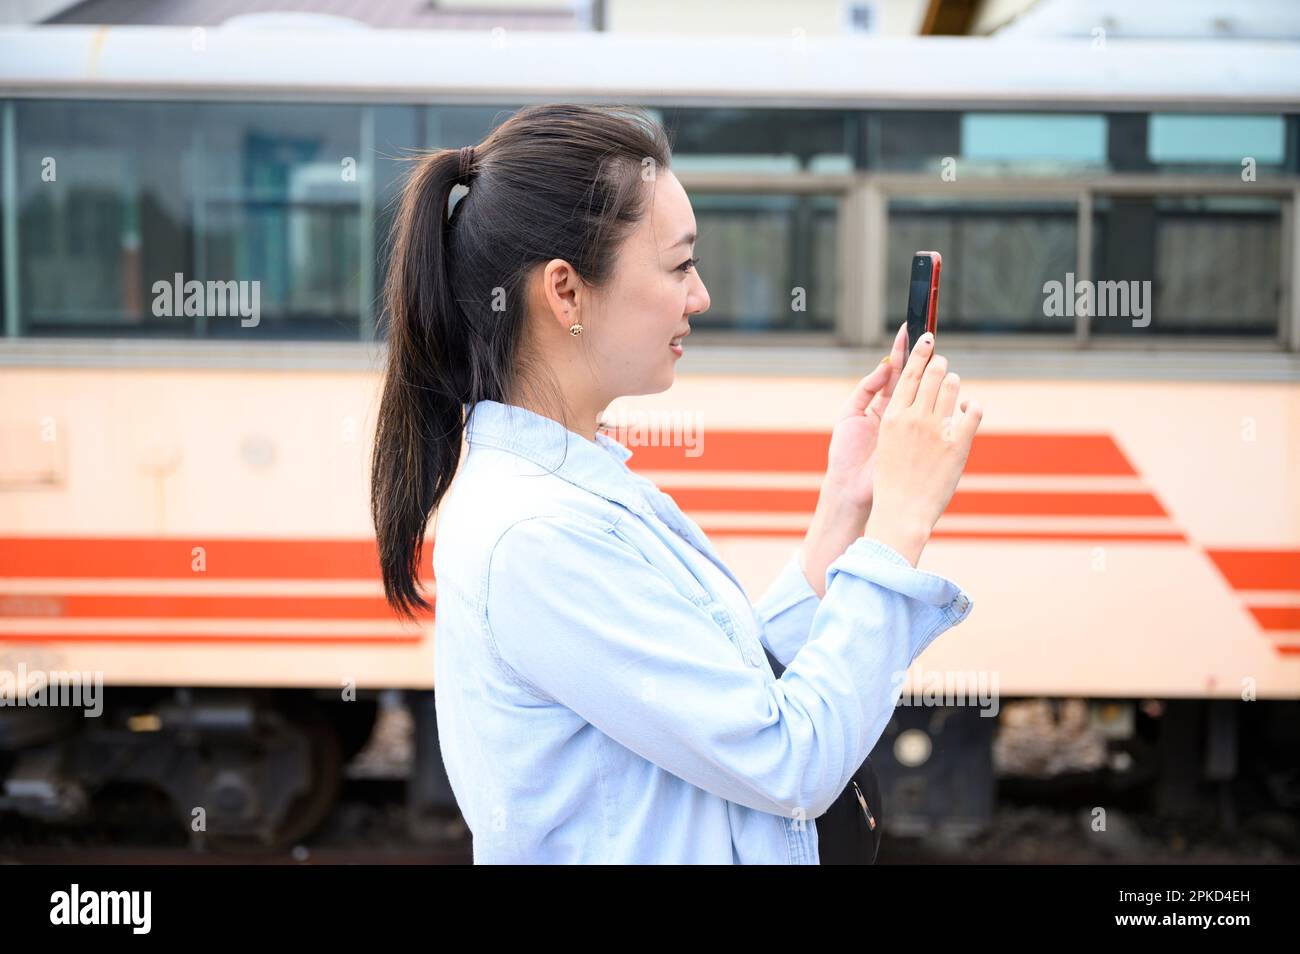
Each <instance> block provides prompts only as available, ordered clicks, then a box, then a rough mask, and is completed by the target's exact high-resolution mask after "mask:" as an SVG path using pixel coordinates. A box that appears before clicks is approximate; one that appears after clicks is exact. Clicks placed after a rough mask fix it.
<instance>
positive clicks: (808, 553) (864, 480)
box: [802, 323, 907, 597]
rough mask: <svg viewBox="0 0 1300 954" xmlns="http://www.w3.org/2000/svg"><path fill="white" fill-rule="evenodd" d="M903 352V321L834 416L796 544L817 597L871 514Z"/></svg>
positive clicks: (900, 374) (900, 372) (823, 593)
mask: <svg viewBox="0 0 1300 954" xmlns="http://www.w3.org/2000/svg"><path fill="white" fill-rule="evenodd" d="M906 357H907V324H906V323H904V324H903V325H902V326H901V327H900V328H899V329H898V334H897V335H895V336H894V349H893V351H892V352H890V354H889V355H888V356H887V357H885V358H882V359H881V361H880V364H878V365H877V366H876V369H875V370H874V371H872V372H871V373H870V374H868V375H867V376H866V377H865V378H863V379H862V380H861V381H859V382H858V384H857V387H855V388H854V389H853V393H852V394H851V395H849V398H848V400H846V401H845V402H844V404H843V405H842V406H841V407H840V412H839V414H838V415H837V417H836V421H835V426H834V428H833V429H832V431H831V447H830V453H829V454H828V456H827V467H826V476H825V478H823V480H822V488H821V494H820V495H819V496H818V498H817V510H816V512H815V513H814V514H813V519H812V524H811V525H810V526H809V528H808V533H807V535H806V536H805V537H804V542H803V547H802V562H803V571H804V576H805V577H806V578H807V580H808V583H809V585H810V586H812V588H813V590H814V591H815V592H816V593H817V595H818V596H819V597H820V596H824V595H825V590H826V570H827V569H828V568H829V567H830V565H831V563H833V562H834V561H835V559H836V558H837V557H838V556H839V555H840V554H841V553H843V552H844V551H845V550H847V549H848V547H849V544H851V543H852V542H853V541H854V540H856V539H857V538H858V537H860V536H862V533H863V529H864V527H865V525H866V522H867V517H868V516H869V515H870V514H871V500H872V496H873V495H874V482H875V481H874V471H875V451H876V443H877V441H878V439H879V436H880V423H881V419H882V417H883V416H884V413H885V409H886V408H887V407H888V406H889V399H890V395H892V394H893V393H894V389H895V387H897V385H898V381H899V378H900V377H901V376H902V370H903V361H904V359H905V358H906Z"/></svg>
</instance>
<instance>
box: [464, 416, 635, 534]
mask: <svg viewBox="0 0 1300 954" xmlns="http://www.w3.org/2000/svg"><path fill="white" fill-rule="evenodd" d="M466 407H467V408H469V413H468V417H467V419H466V423H465V432H466V439H467V440H468V441H469V442H470V444H482V445H485V446H487V447H496V448H499V449H501V450H506V451H509V452H511V453H512V454H516V455H518V456H520V457H523V458H525V459H526V460H530V461H532V462H533V463H535V464H537V465H538V466H540V467H542V468H544V469H546V470H550V471H554V472H555V474H556V476H558V477H563V478H564V479H565V480H567V481H568V482H569V483H571V484H574V485H575V486H578V487H581V488H583V489H584V490H588V491H590V492H592V493H594V494H599V495H600V496H602V497H604V498H606V499H607V500H612V501H614V502H615V503H618V504H622V505H623V506H625V507H627V508H628V509H629V510H634V511H637V512H638V513H647V512H650V511H649V508H648V505H647V503H646V501H645V499H644V497H643V496H642V495H641V492H640V488H639V486H638V484H637V482H636V478H635V477H634V475H633V474H632V472H631V471H630V470H628V468H627V459H628V458H629V457H631V456H632V451H631V450H630V449H628V448H627V447H624V446H623V445H622V444H620V443H619V442H618V441H616V440H614V439H613V438H612V437H610V436H609V435H608V434H602V433H601V432H599V431H597V432H596V440H595V442H594V443H593V442H592V441H589V440H587V439H586V438H585V437H583V436H582V435H581V434H579V433H577V432H576V431H571V430H569V429H568V428H567V427H565V426H564V425H563V424H561V423H560V422H559V421H557V420H554V419H553V418H549V417H546V416H545V415H542V414H538V413H536V412H534V411H530V410H529V409H528V408H525V407H520V406H518V405H515V404H503V403H501V402H500V401H491V400H481V401H477V402H475V403H474V405H473V406H472V407H471V406H469V405H466Z"/></svg>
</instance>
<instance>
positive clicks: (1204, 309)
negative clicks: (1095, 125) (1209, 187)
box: [1090, 195, 1282, 336]
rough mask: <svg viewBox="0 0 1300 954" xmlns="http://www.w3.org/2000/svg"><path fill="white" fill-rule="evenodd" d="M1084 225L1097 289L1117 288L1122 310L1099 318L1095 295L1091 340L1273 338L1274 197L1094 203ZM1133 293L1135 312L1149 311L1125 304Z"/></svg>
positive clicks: (1276, 305)
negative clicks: (1088, 227)
mask: <svg viewBox="0 0 1300 954" xmlns="http://www.w3.org/2000/svg"><path fill="white" fill-rule="evenodd" d="M1093 222H1094V224H1093V245H1094V247H1093V272H1094V274H1095V277H1096V279H1097V281H1098V283H1101V282H1110V283H1113V284H1112V285H1110V286H1109V287H1110V288H1112V289H1117V290H1118V291H1126V292H1127V294H1128V295H1129V297H1130V306H1129V308H1128V309H1124V308H1123V307H1122V303H1121V307H1120V308H1118V309H1117V308H1115V307H1114V306H1113V305H1108V306H1105V307H1106V310H1108V311H1111V312H1114V311H1117V310H1118V311H1120V312H1121V313H1120V314H1107V315H1103V314H1102V310H1103V305H1102V302H1101V300H1100V299H1101V296H1100V293H1099V294H1098V299H1099V300H1098V302H1097V307H1096V308H1095V309H1094V313H1093V315H1094V316H1093V317H1092V319H1091V322H1090V330H1091V333H1092V334H1101V335H1120V334H1156V335H1254V336H1272V335H1276V334H1277V333H1278V322H1279V320H1280V311H1281V301H1282V206H1281V202H1280V200H1278V199H1275V198H1265V197H1255V196H1205V195H1195V196H1190V195H1189V196H1170V195H1162V196H1128V195H1125V196H1115V195H1111V196H1099V197H1098V198H1097V199H1096V200H1095V203H1094V217H1093ZM1143 283H1149V284H1143ZM1099 287H1100V285H1099ZM1148 289H1149V292H1150V294H1149V296H1146V295H1145V292H1146V291H1147V290H1148ZM1135 295H1136V296H1143V297H1139V298H1137V301H1138V302H1139V303H1143V307H1144V308H1145V307H1146V305H1148V304H1149V311H1148V313H1146V314H1143V313H1141V311H1140V309H1136V308H1134V307H1133V305H1132V298H1133V296H1135ZM1111 299H1112V301H1113V300H1114V296H1111ZM1148 319H1149V321H1148Z"/></svg>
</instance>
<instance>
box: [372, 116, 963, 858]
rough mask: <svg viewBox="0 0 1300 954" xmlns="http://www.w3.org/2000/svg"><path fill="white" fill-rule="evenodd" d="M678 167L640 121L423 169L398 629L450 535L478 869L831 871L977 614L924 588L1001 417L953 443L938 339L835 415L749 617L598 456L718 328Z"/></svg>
mask: <svg viewBox="0 0 1300 954" xmlns="http://www.w3.org/2000/svg"><path fill="white" fill-rule="evenodd" d="M669 159H670V152H669V147H668V143H667V142H666V139H665V137H664V133H663V131H662V129H661V128H660V127H659V126H658V124H656V123H655V122H654V121H652V120H650V119H649V118H648V117H646V116H645V114H643V113H641V112H639V111H635V110H622V109H614V108H599V107H589V106H540V107H533V108H528V109H525V110H523V111H521V112H519V113H517V114H516V115H515V116H513V117H512V118H511V119H509V120H508V121H507V122H505V123H504V124H503V125H501V126H500V127H499V128H498V129H496V130H495V131H494V132H493V133H492V134H491V135H490V136H488V138H487V139H486V140H484V141H483V142H482V143H481V144H480V145H478V146H475V147H473V148H472V149H469V148H466V149H462V150H460V151H459V152H457V151H451V150H447V151H440V152H436V153H433V154H431V155H429V156H427V157H425V158H422V159H420V160H419V162H418V165H417V166H416V167H415V169H414V173H413V175H412V177H411V179H410V180H409V183H408V184H407V186H406V188H405V192H404V194H403V197H402V203H401V208H400V212H399V214H398V216H397V219H396V223H395V226H394V230H395V231H394V245H393V257H392V260H391V263H390V268H389V280H388V284H387V288H386V306H387V311H388V320H389V322H390V326H389V332H388V336H389V357H388V368H387V374H386V381H385V386H384V394H383V400H382V404H381V408H380V412H379V421H378V429H377V433H376V446H375V453H374V460H373V474H372V478H373V487H372V509H373V516H374V520H375V527H376V531H377V534H378V541H379V550H380V558H381V563H382V567H383V578H384V587H385V592H386V594H387V597H388V600H389V602H390V603H391V605H392V606H393V607H395V608H396V609H397V610H399V611H401V612H403V613H409V612H410V611H412V610H413V609H414V608H416V607H427V604H426V602H425V601H424V599H423V598H422V596H421V595H420V593H419V590H418V576H419V573H418V565H419V554H420V552H421V548H422V545H423V540H424V533H425V528H426V525H427V523H428V521H429V520H430V518H431V517H432V515H433V514H434V511H435V510H436V511H437V525H436V532H435V545H434V559H433V567H434V576H435V577H436V579H437V626H436V637H435V640H436V642H435V665H436V670H437V671H436V683H437V693H436V697H435V699H436V709H437V717H438V733H439V739H440V743H441V747H442V756H443V761H444V763H445V765H446V768H447V774H448V777H449V779H450V781H451V784H452V789H453V791H454V793H455V796H456V799H457V802H458V803H459V805H460V808H461V811H462V813H463V814H464V816H465V819H466V822H467V823H468V825H469V827H470V830H471V833H472V835H473V849H474V860H475V862H476V863H482V862H641V863H644V862H703V863H723V864H730V863H733V862H734V863H752V862H758V863H800V864H816V863H817V862H818V851H817V832H816V826H815V825H813V824H811V823H810V822H811V820H812V819H815V818H817V816H819V815H820V814H821V813H822V812H824V811H825V810H826V808H827V807H828V806H829V805H830V804H831V803H832V801H834V799H835V798H836V796H837V795H839V793H840V792H841V791H843V789H844V788H845V786H846V784H847V783H848V780H849V778H850V776H852V774H853V773H854V771H855V770H856V769H857V768H858V767H859V766H860V765H861V764H862V762H863V760H864V759H865V758H866V756H867V755H868V754H869V753H870V751H871V748H872V746H874V745H875V743H876V741H877V740H878V739H879V738H880V736H881V734H882V733H883V731H884V729H885V726H886V724H887V723H888V721H889V718H890V715H891V712H892V709H893V707H894V704H895V702H896V701H897V699H898V696H899V695H900V694H901V684H898V680H897V679H896V678H895V677H894V674H896V673H901V672H902V671H904V670H905V669H906V668H907V667H908V666H909V665H910V664H911V663H912V661H913V660H914V659H915V658H916V656H917V655H918V654H919V653H920V652H921V651H922V650H923V649H924V648H925V647H926V646H927V645H928V644H929V643H930V642H931V641H933V640H934V639H935V638H936V637H937V636H938V635H939V634H940V633H942V632H943V631H944V630H946V629H948V628H950V627H951V626H953V625H955V624H956V623H958V622H960V621H961V620H962V619H963V618H964V617H965V616H966V615H967V614H968V613H969V612H970V608H971V605H972V604H971V601H970V599H969V597H968V596H967V595H966V594H965V593H964V592H963V591H962V590H961V589H960V587H958V586H957V585H956V584H955V583H953V582H951V581H950V580H947V579H944V578H943V577H940V576H937V575H935V574H931V573H926V572H924V571H921V570H918V569H916V568H915V564H916V562H917V560H918V558H919V557H920V554H921V550H922V548H923V547H924V545H925V542H926V540H927V539H928V536H929V533H930V531H931V529H932V528H933V526H934V524H935V522H936V521H937V520H938V518H939V515H940V514H941V513H942V512H943V510H944V508H945V507H946V506H947V503H948V501H949V499H950V498H951V496H952V493H953V491H954V489H955V487H956V483H957V480H958V477H959V476H960V474H961V470H962V468H963V467H964V465H965V461H966V457H967V454H968V453H969V450H970V444H971V440H972V439H973V437H974V435H975V430H976V428H977V427H978V425H979V421H980V414H981V412H980V408H979V406H978V404H977V403H976V402H975V401H973V400H965V401H962V402H961V406H960V410H961V411H962V412H964V413H962V414H960V415H957V416H956V417H955V419H954V417H953V416H954V414H955V412H956V410H957V403H958V388H959V381H958V379H957V376H956V375H955V374H945V372H946V370H947V363H946V361H945V360H944V358H942V357H941V356H933V357H932V356H931V352H932V348H933V342H932V341H930V340H926V339H923V340H922V341H921V342H920V343H918V344H917V345H916V346H915V348H914V349H913V353H912V357H911V359H910V360H909V361H908V362H907V367H906V369H905V370H903V371H902V372H901V374H900V367H901V365H902V364H903V360H902V359H903V356H904V353H905V340H906V339H905V337H904V329H899V335H898V338H897V340H896V341H895V342H894V349H893V355H892V359H887V360H884V361H882V362H881V364H880V366H879V367H877V368H876V370H875V371H873V372H872V373H871V374H869V375H867V376H866V377H865V378H863V379H862V380H861V381H860V382H858V385H857V387H856V388H855V389H854V391H853V393H852V394H851V395H850V396H849V397H848V398H847V400H846V401H845V404H844V407H843V409H842V411H841V413H840V415H839V420H838V422H837V423H835V425H834V429H833V433H832V439H831V447H830V455H829V462H828V463H829V466H828V468H827V472H826V476H825V479H824V482H823V484H822V487H821V494H820V498H819V501H818V505H817V509H816V513H815V516H814V518H813V521H812V526H811V529H810V530H809V532H808V535H807V537H806V538H805V540H804V542H803V545H802V547H801V548H799V549H798V550H796V551H795V553H793V554H792V555H791V557H790V560H789V562H788V563H787V564H786V566H785V568H784V569H783V570H782V571H781V573H780V574H779V576H778V578H777V579H776V581H775V582H774V583H773V584H772V586H771V588H770V589H769V590H768V591H767V593H766V594H765V595H764V596H763V598H762V599H761V600H759V601H758V603H757V604H751V603H750V601H749V599H748V597H747V596H746V595H745V593H744V591H743V590H742V588H741V586H740V583H739V582H738V581H737V579H736V578H735V577H734V576H733V575H732V573H731V571H730V570H728V569H727V567H726V566H725V564H723V562H722V561H721V560H720V559H719V557H718V555H717V553H716V551H715V550H714V549H713V547H712V546H711V545H710V543H709V541H708V540H707V539H706V538H705V537H704V534H703V533H702V532H701V531H700V529H699V527H698V526H697V525H696V524H695V523H694V522H693V521H692V520H690V519H689V518H687V517H686V516H685V515H683V514H682V512H681V511H680V510H679V509H678V508H677V506H676V505H675V504H674V503H673V501H672V499H671V498H669V497H667V496H665V495H664V494H662V493H660V492H659V491H658V490H656V489H655V487H654V486H653V484H651V483H650V482H649V481H647V480H645V479H644V478H641V477H638V476H636V475H634V474H633V473H632V472H631V471H630V470H629V469H628V467H627V466H626V462H627V458H628V457H630V456H631V453H632V451H630V450H629V449H628V448H626V447H624V446H622V445H621V444H619V443H618V442H616V441H614V440H613V439H611V438H610V437H609V436H608V435H606V434H603V433H600V432H599V431H598V424H599V421H598V417H599V415H600V413H601V412H602V410H603V409H604V408H605V407H606V406H607V405H608V404H609V403H610V402H611V401H612V400H614V399H615V398H617V397H619V396H620V395H630V394H654V393H658V392H661V391H664V390H666V389H667V388H668V387H669V386H671V384H672V383H673V374H674V366H675V363H676V361H677V358H678V357H679V355H680V349H679V348H678V347H677V344H678V343H679V342H680V341H681V339H682V338H683V337H684V336H685V335H687V334H689V331H690V326H689V319H690V316H691V315H693V314H699V313H701V312H703V311H705V310H707V308H708V306H709V295H708V291H707V290H706V289H705V287H704V283H703V281H702V280H701V279H700V276H699V273H698V272H696V271H695V269H694V265H695V263H696V260H695V259H694V258H693V257H692V255H693V251H694V240H695V233H696V231H697V228H696V222H695V217H694V215H693V213H692V211H691V205H690V201H689V200H688V199H687V197H686V193H685V192H684V191H683V190H682V187H681V185H680V184H679V183H678V181H677V179H676V177H675V176H674V175H673V174H672V172H671V171H670V170H669ZM458 182H459V183H463V184H465V185H466V186H468V192H467V193H466V194H465V195H464V196H463V198H461V199H460V200H459V202H458V203H457V204H456V205H455V207H454V209H453V211H452V212H451V214H450V216H448V214H447V211H446V209H447V205H448V200H449V197H450V194H451V191H452V187H453V186H454V185H455V184H457V183H458ZM922 372H924V373H922ZM462 438H465V439H467V443H468V447H467V448H462ZM463 451H465V453H462V452H463ZM458 468H459V470H458ZM453 477H454V478H455V480H454V482H453ZM864 527H865V535H864ZM764 648H766V649H767V650H769V651H770V652H771V653H772V655H773V656H774V657H775V658H776V659H778V660H779V661H780V662H781V663H782V664H783V665H785V666H786V667H787V668H786V669H785V671H784V673H783V675H782V676H781V678H780V679H776V678H775V677H774V675H773V671H772V668H771V666H770V665H769V663H768V661H767V659H766V658H765V654H764V652H763V650H764Z"/></svg>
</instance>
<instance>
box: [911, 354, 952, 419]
mask: <svg viewBox="0 0 1300 954" xmlns="http://www.w3.org/2000/svg"><path fill="white" fill-rule="evenodd" d="M947 373H948V359H947V358H945V357H944V356H943V355H941V354H936V355H935V356H934V357H932V358H931V359H930V363H929V364H927V365H926V366H925V374H923V375H922V376H921V388H920V390H919V391H917V394H916V406H917V407H918V408H920V410H922V411H924V412H925V413H927V414H929V413H933V411H934V402H935V401H936V400H937V399H938V397H939V385H940V384H942V383H943V379H944V376H945V375H947Z"/></svg>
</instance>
